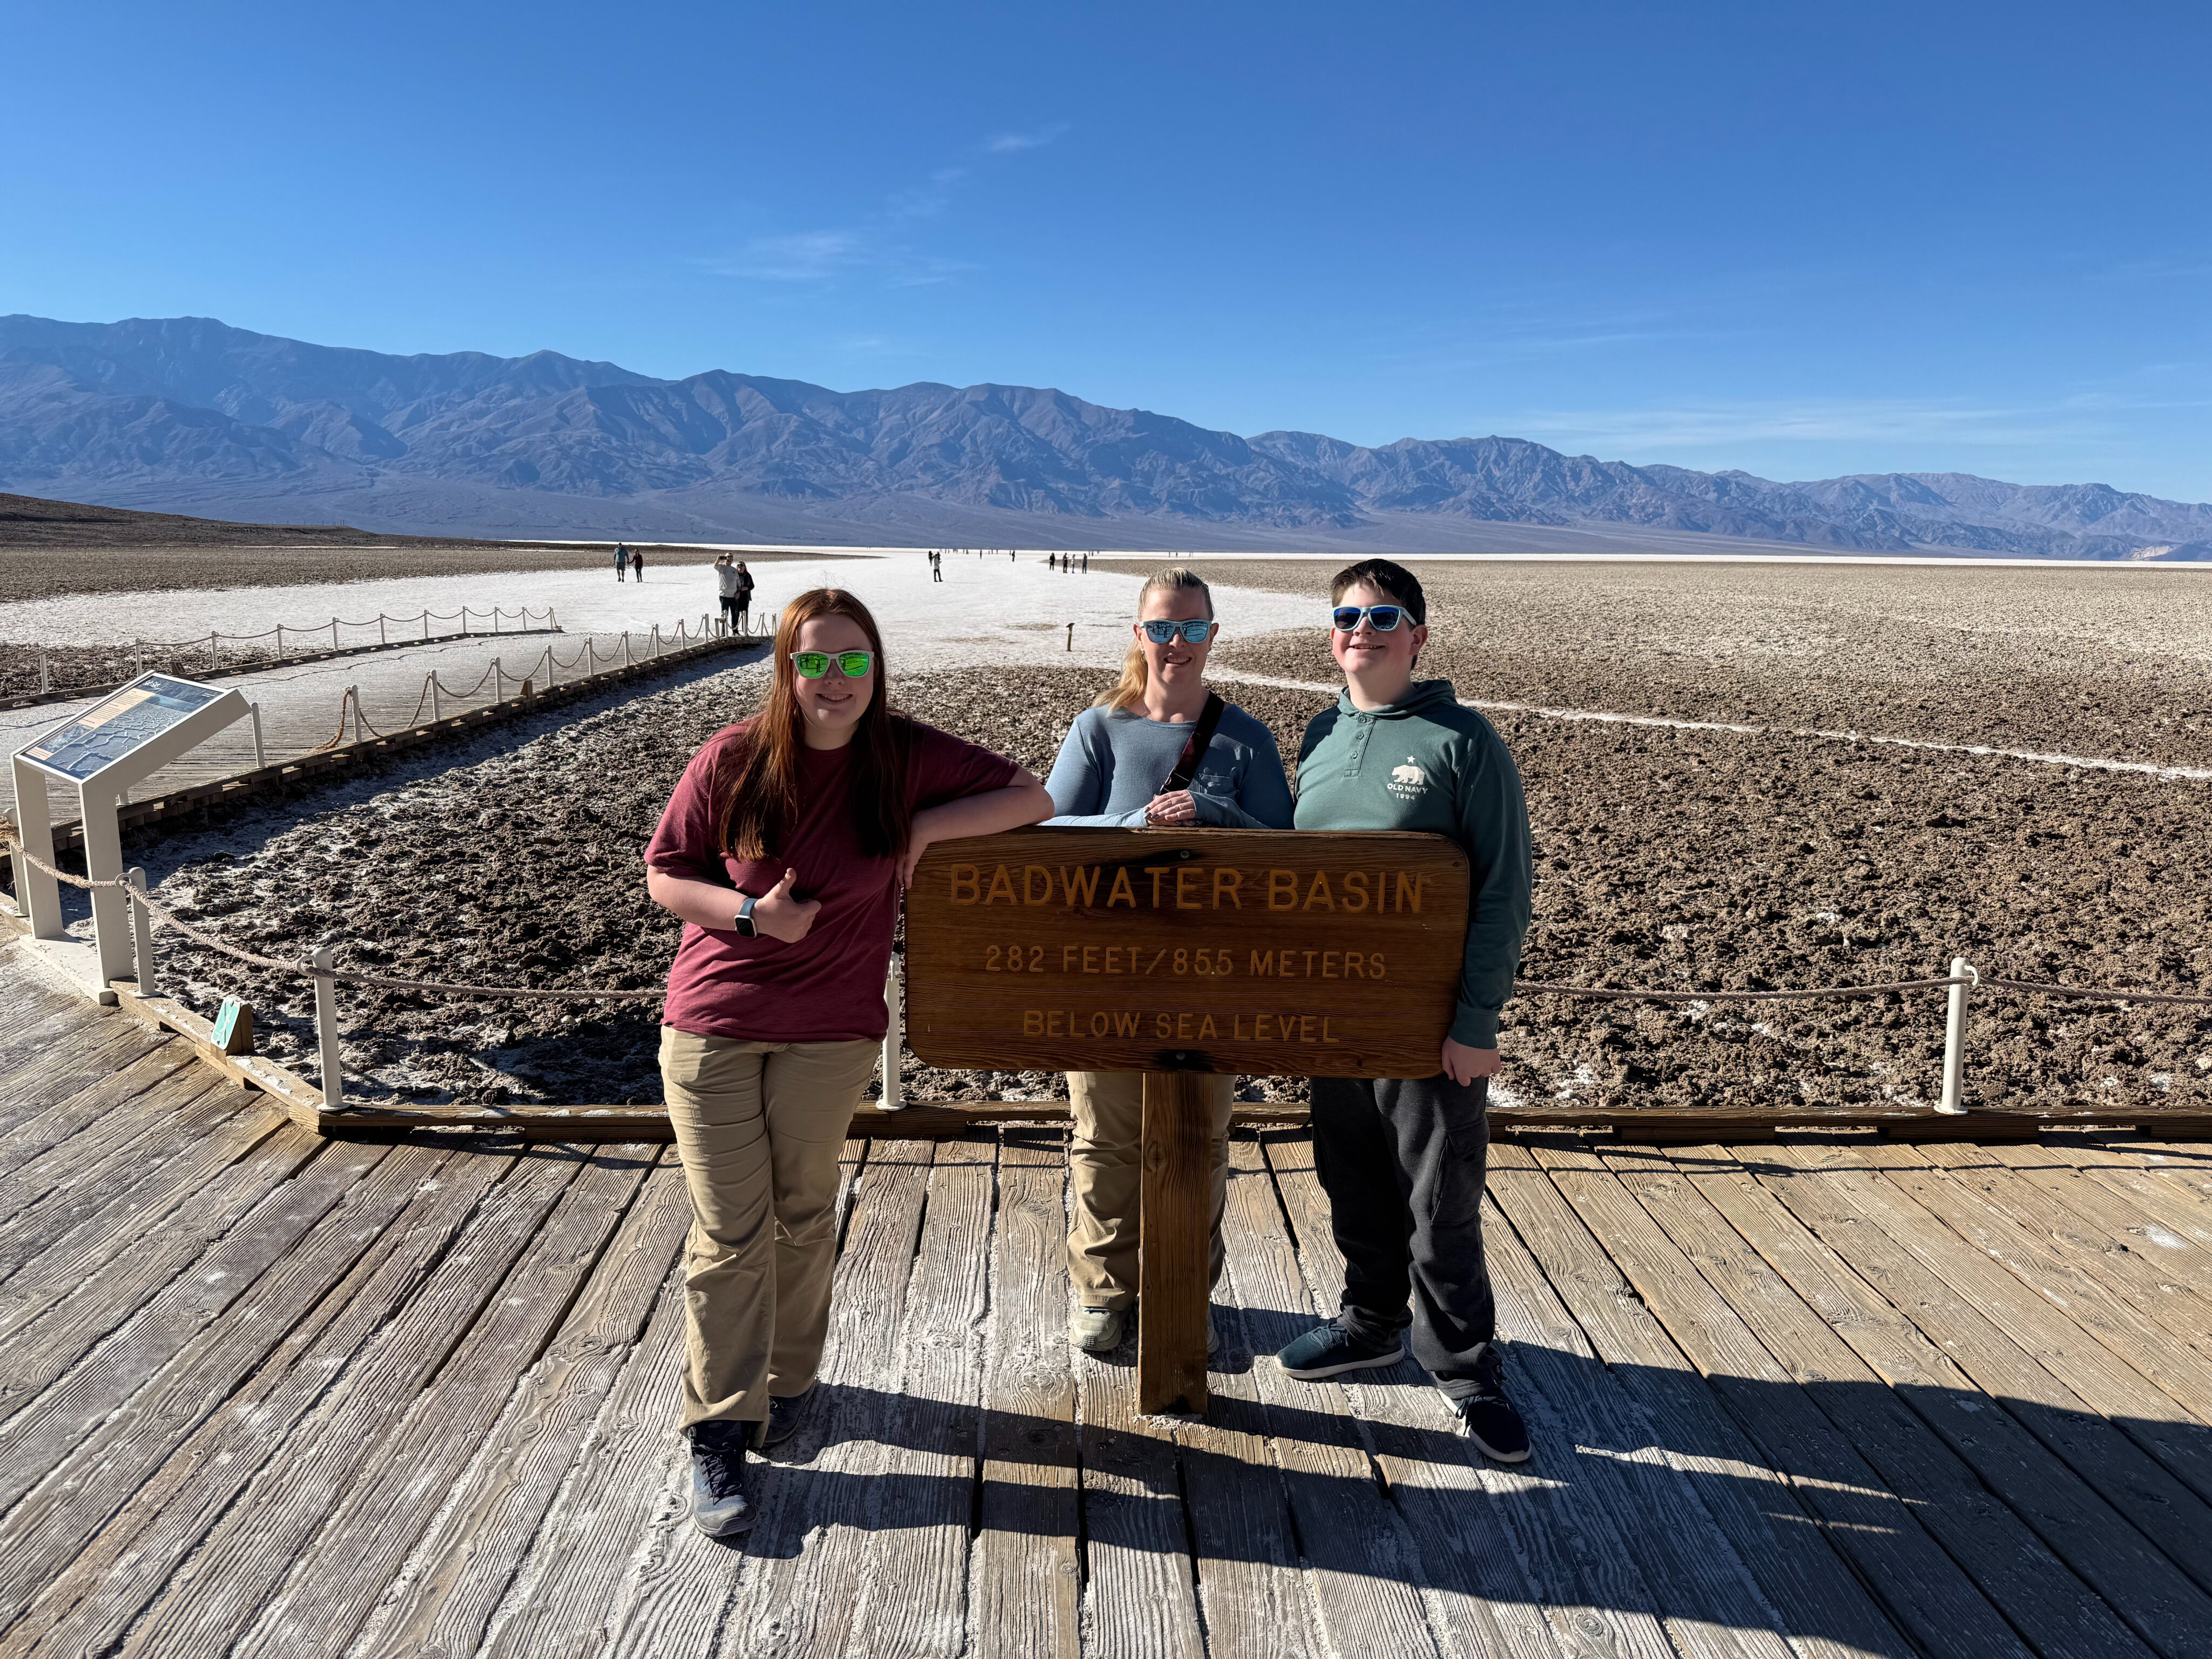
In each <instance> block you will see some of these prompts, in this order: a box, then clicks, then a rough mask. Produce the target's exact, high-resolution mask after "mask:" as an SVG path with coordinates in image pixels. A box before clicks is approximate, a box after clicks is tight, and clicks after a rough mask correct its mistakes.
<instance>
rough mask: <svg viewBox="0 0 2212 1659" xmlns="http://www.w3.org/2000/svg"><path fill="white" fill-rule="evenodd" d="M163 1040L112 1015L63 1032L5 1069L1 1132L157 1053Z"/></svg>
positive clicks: (134, 1023)
mask: <svg viewBox="0 0 2212 1659" xmlns="http://www.w3.org/2000/svg"><path fill="white" fill-rule="evenodd" d="M159 1042H161V1039H160V1038H158V1037H155V1036H149V1035H148V1033H147V1031H146V1030H145V1028H144V1027H143V1026H141V1025H139V1024H137V1022H136V1021H133V1020H128V1019H122V1018H118V1017H116V1016H115V1015H112V1014H111V1015H109V1016H108V1017H107V1018H106V1019H104V1020H101V1021H100V1022H98V1023H97V1024H89V1025H88V1028H87V1029H82V1030H76V1029H64V1030H60V1031H58V1033H57V1034H56V1036H54V1038H53V1046H52V1048H49V1049H47V1050H46V1051H45V1052H44V1053H41V1054H35V1055H33V1057H31V1058H29V1059H27V1060H19V1061H16V1062H15V1071H14V1072H13V1073H4V1072H0V1075H6V1076H7V1077H8V1084H7V1092H6V1097H5V1101H6V1103H5V1106H4V1108H0V1110H3V1111H4V1114H5V1121H0V1133H7V1132H9V1131H10V1130H12V1129H14V1128H15V1127H16V1126H18V1125H20V1124H22V1123H26V1122H27V1121H30V1120H31V1119H32V1118H34V1117H36V1116H38V1115H39V1114H40V1113H41V1112H44V1111H45V1110H46V1109H48V1108H49V1107H51V1106H52V1105H53V1104H54V1103H56V1102H58V1101H61V1100H65V1099H67V1098H68V1097H70V1096H71V1095H73V1094H75V1093H76V1091H78V1090H80V1089H87V1088H90V1087H91V1086H92V1085H94V1084H95V1083H97V1082H99V1081H100V1079H102V1078H104V1077H106V1076H108V1075H109V1074H110V1073H114V1072H119V1071H121V1070H122V1069H123V1068H124V1067H125V1066H128V1065H129V1064H130V1063H131V1061H132V1060H136V1059H137V1058H138V1057H139V1056H140V1055H141V1054H149V1053H150V1052H152V1050H153V1049H154V1048H155V1047H156V1046H157V1045H158V1044H159Z"/></svg>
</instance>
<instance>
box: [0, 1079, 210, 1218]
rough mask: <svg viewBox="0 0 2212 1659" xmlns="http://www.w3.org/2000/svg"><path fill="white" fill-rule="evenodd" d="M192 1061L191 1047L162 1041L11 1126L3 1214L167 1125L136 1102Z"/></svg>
mask: <svg viewBox="0 0 2212 1659" xmlns="http://www.w3.org/2000/svg"><path fill="white" fill-rule="evenodd" d="M191 1063H192V1056H191V1054H190V1053H189V1052H188V1051H185V1050H183V1049H180V1048H179V1047H178V1045H176V1044H175V1043H163V1044H162V1045H161V1046H160V1047H159V1048H155V1049H154V1050H153V1051H152V1052H150V1053H149V1054H141V1055H140V1056H139V1057H138V1058H137V1059H136V1060H132V1061H131V1063H130V1064H129V1065H127V1066H123V1067H121V1068H119V1069H118V1070H117V1071H116V1072H115V1073H112V1074H111V1075H110V1076H107V1077H104V1078H102V1079H100V1081H99V1082H97V1083H94V1084H91V1085H88V1086H86V1087H84V1088H82V1089H79V1090H78V1091H76V1093H75V1094H72V1095H67V1096H64V1097H63V1098H62V1099H60V1100H58V1101H56V1102H55V1103H53V1104H52V1105H51V1106H49V1107H47V1108H46V1110H45V1111H43V1112H40V1114H39V1115H37V1116H35V1117H33V1118H30V1119H28V1120H27V1121H24V1122H22V1123H20V1124H18V1125H16V1127H15V1128H13V1129H11V1130H9V1132H8V1133H7V1134H6V1137H5V1139H0V1215H12V1214H14V1213H15V1212H17V1211H18V1210H20V1209H21V1208H22V1207H23V1206H25V1205H27V1204H29V1203H32V1202H33V1201H34V1200H35V1198H36V1196H37V1194H38V1193H39V1192H40V1191H43V1190H46V1189H49V1188H53V1187H56V1186H58V1185H60V1184H61V1183H62V1182H65V1181H69V1180H70V1179H72V1178H73V1177H74V1176H75V1175H76V1172H77V1171H78V1170H82V1169H84V1168H85V1167H87V1165H88V1162H89V1161H90V1160H92V1159H94V1158H100V1157H104V1156H105V1155H106V1153H107V1152H110V1151H111V1150H112V1149H113V1148H114V1147H116V1146H120V1145H122V1144H123V1143H124V1141H125V1140H126V1139H136V1138H137V1137H141V1136H143V1135H147V1134H150V1133H155V1132H157V1131H158V1130H159V1129H161V1127H164V1126H163V1125H162V1124H161V1122H160V1121H158V1120H156V1119H155V1117H154V1116H153V1115H151V1114H149V1113H148V1112H146V1111H145V1110H144V1109H143V1108H140V1107H137V1105H135V1104H134V1103H136V1102H137V1097H139V1096H140V1095H142V1094H143V1093H145V1091H148V1090H149V1089H151V1088H153V1087H155V1085H158V1084H161V1083H163V1082H166V1081H167V1079H169V1078H170V1077H172V1076H173V1075H174V1074H175V1073H179V1072H180V1071H182V1070H184V1069H185V1067H186V1066H190V1065H191ZM33 1164H35V1165H37V1166H38V1167H37V1169H36V1170H31V1169H30V1168H29V1167H28V1166H31V1165H33Z"/></svg>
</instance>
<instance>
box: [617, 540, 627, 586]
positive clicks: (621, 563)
mask: <svg viewBox="0 0 2212 1659" xmlns="http://www.w3.org/2000/svg"><path fill="white" fill-rule="evenodd" d="M628 569H629V549H628V548H626V547H624V546H623V544H621V543H620V542H617V543H616V544H615V580H617V581H620V580H622V579H623V572H624V571H626V570H628Z"/></svg>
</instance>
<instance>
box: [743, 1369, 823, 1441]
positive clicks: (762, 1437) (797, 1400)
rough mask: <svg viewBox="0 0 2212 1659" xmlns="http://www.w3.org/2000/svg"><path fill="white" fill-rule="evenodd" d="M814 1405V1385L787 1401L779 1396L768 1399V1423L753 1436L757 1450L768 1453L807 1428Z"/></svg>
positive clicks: (771, 1396) (808, 1386)
mask: <svg viewBox="0 0 2212 1659" xmlns="http://www.w3.org/2000/svg"><path fill="white" fill-rule="evenodd" d="M813 1405H814V1384H812V1383H808V1384H807V1385H806V1389H805V1392H804V1393H803V1394H795V1395H792V1396H791V1398H790V1399H788V1400H785V1399H782V1398H781V1397H779V1396H778V1395H769V1397H768V1421H767V1422H765V1423H763V1424H761V1425H759V1427H758V1429H757V1431H755V1433H754V1435H753V1445H754V1447H755V1449H757V1450H761V1451H766V1450H767V1449H769V1447H770V1446H781V1444H782V1443H784V1442H785V1441H787V1440H788V1439H790V1438H791V1437H792V1436H793V1435H794V1434H797V1433H798V1432H799V1430H801V1429H803V1428H805V1426H806V1418H807V1413H809V1411H810V1410H811V1408H812V1407H813Z"/></svg>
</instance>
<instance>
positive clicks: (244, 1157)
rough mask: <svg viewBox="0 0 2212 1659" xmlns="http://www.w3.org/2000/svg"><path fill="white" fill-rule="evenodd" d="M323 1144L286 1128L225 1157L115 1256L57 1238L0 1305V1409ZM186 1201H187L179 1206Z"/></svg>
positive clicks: (60, 1367) (56, 1372)
mask: <svg viewBox="0 0 2212 1659" xmlns="http://www.w3.org/2000/svg"><path fill="white" fill-rule="evenodd" d="M241 1138H242V1137H241ZM322 1145H323V1143H321V1142H319V1141H318V1140H316V1139H313V1137H312V1136H309V1135H307V1134H305V1133H302V1132H301V1131H300V1130H297V1129H295V1128H292V1127H290V1126H289V1125H287V1126H285V1127H284V1128H283V1130H281V1131H280V1132H279V1133H278V1134H277V1135H274V1136H271V1137H270V1138H269V1139H267V1140H266V1141H265V1142H261V1143H258V1144H257V1145H256V1146H253V1147H251V1148H248V1149H246V1152H238V1153H234V1154H233V1155H232V1156H231V1157H230V1158H229V1159H228V1161H227V1162H226V1163H224V1164H221V1165H220V1166H219V1167H217V1168H216V1169H214V1170H210V1171H209V1172H208V1175H207V1176H205V1177H204V1179H203V1180H202V1181H201V1182H199V1183H198V1185H197V1189H196V1190H194V1191H192V1192H191V1193H190V1194H179V1195H178V1196H179V1200H180V1201H179V1202H178V1203H176V1204H174V1205H173V1206H164V1207H163V1212H162V1214H161V1215H160V1216H158V1217H156V1218H153V1219H152V1220H149V1222H148V1224H147V1229H146V1231H144V1233H143V1236H140V1237H136V1238H135V1239H129V1240H125V1241H123V1242H119V1243H118V1250H119V1251H120V1254H118V1255H115V1256H114V1257H112V1258H109V1257H106V1256H103V1255H101V1253H100V1251H99V1250H98V1249H97V1248H96V1247H93V1246H87V1247H85V1248H82V1249H71V1248H68V1247H69V1246H70V1243H71V1241H70V1240H66V1239H65V1240H64V1248H62V1249H56V1250H52V1251H48V1252H47V1253H46V1255H42V1256H41V1257H40V1259H39V1261H37V1262H36V1263H34V1264H33V1267H30V1268H27V1269H26V1270H25V1271H24V1272H23V1273H19V1274H17V1275H16V1277H15V1279H12V1280H10V1281H9V1285H8V1286H7V1289H6V1291H5V1293H4V1297H0V1326H4V1328H5V1331H6V1340H5V1344H4V1352H6V1354H7V1360H6V1364H5V1367H4V1370H0V1411H14V1410H20V1409H21V1407H23V1406H24V1405H25V1404H26V1403H27V1401H29V1400H30V1399H31V1397H32V1396H33V1395H35V1394H37V1393H38V1392H39V1391H40V1389H44V1388H45V1387H46V1385H47V1384H48V1383H52V1381H53V1380H54V1379H55V1378H56V1377H58V1376H61V1375H62V1374H63V1373H64V1371H66V1370H69V1368H70V1366H72V1365H74V1364H76V1362H77V1361H78V1360H80V1359H82V1358H83V1357H84V1356H85V1354H86V1353H88V1352H90V1351H91V1349H92V1348H93V1346H94V1345H95V1344H97V1343H98V1342H99V1341H100V1340H101V1339H102V1338H104V1337H105V1336H106V1334H108V1333H109V1332H110V1331H112V1330H113V1329H115V1328H116V1327H117V1326H118V1325H120V1324H121V1323H123V1322H124V1321H125V1320H126V1319H128V1318H130V1317H131V1315H132V1314H134V1313H135V1312H137V1310H138V1309H140V1308H141V1307H143V1305H144V1304H146V1303H147V1301H148V1300H149V1299H150V1298H151V1297H154V1296H155V1295H156V1294H157V1293H158V1292H160V1291H161V1290H162V1289H163V1288H165V1287H166V1286H167V1285H168V1284H169V1282H170V1281H171V1280H172V1279H174V1278H175V1277H176V1276H177V1274H178V1273H179V1272H181V1271H182V1270H183V1268H184V1267H185V1264H186V1263H188V1262H190V1261H192V1260H193V1259H194V1258H195V1257H196V1256H197V1255H199V1254H200V1252H201V1251H203V1250H204V1249H206V1248H207V1247H208V1246H209V1245H210V1244H211V1243H214V1242H215V1241H216V1239H218V1238H220V1237H222V1235H223V1234H224V1233H225V1232H226V1231H228V1230H229V1228H230V1227H231V1225H233V1224H234V1223H235V1222H236V1221H237V1220H238V1218H240V1216H242V1215H244V1214H245V1213H246V1212H247V1211H249V1210H251V1209H252V1208H253V1206H255V1205H257V1204H258V1203H260V1202H261V1201H262V1200H263V1199H264V1198H266V1197H267V1196H268V1195H269V1194H270V1193H271V1192H273V1191H274V1190H275V1189H276V1188H277V1187H279V1186H281V1185H282V1184H283V1182H287V1181H289V1180H290V1179H291V1178H292V1176H294V1175H295V1173H296V1172H297V1171H298V1170H299V1169H300V1168H301V1165H302V1164H306V1163H307V1160H308V1159H310V1158H313V1157H314V1156H315V1154H316V1153H317V1152H319V1151H320V1150H321V1147H322ZM249 1154H250V1155H249ZM209 1162H210V1163H215V1162H216V1159H214V1158H210V1160H209ZM186 1196H189V1198H190V1200H191V1201H190V1202H189V1203H185V1202H182V1201H181V1200H183V1199H184V1198H185V1197H186ZM72 1264H74V1265H76V1271H77V1274H78V1282H77V1284H76V1288H75V1290H74V1291H73V1292H72V1293H69V1294H65V1295H64V1296H62V1297H60V1298H59V1299H58V1300H51V1301H50V1300H48V1299H47V1297H48V1296H49V1294H50V1292H51V1291H52V1290H53V1289H55V1288H57V1285H56V1284H55V1282H54V1275H55V1274H56V1273H58V1272H60V1271H61V1270H62V1269H63V1268H64V1267H69V1266H70V1265H72Z"/></svg>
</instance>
